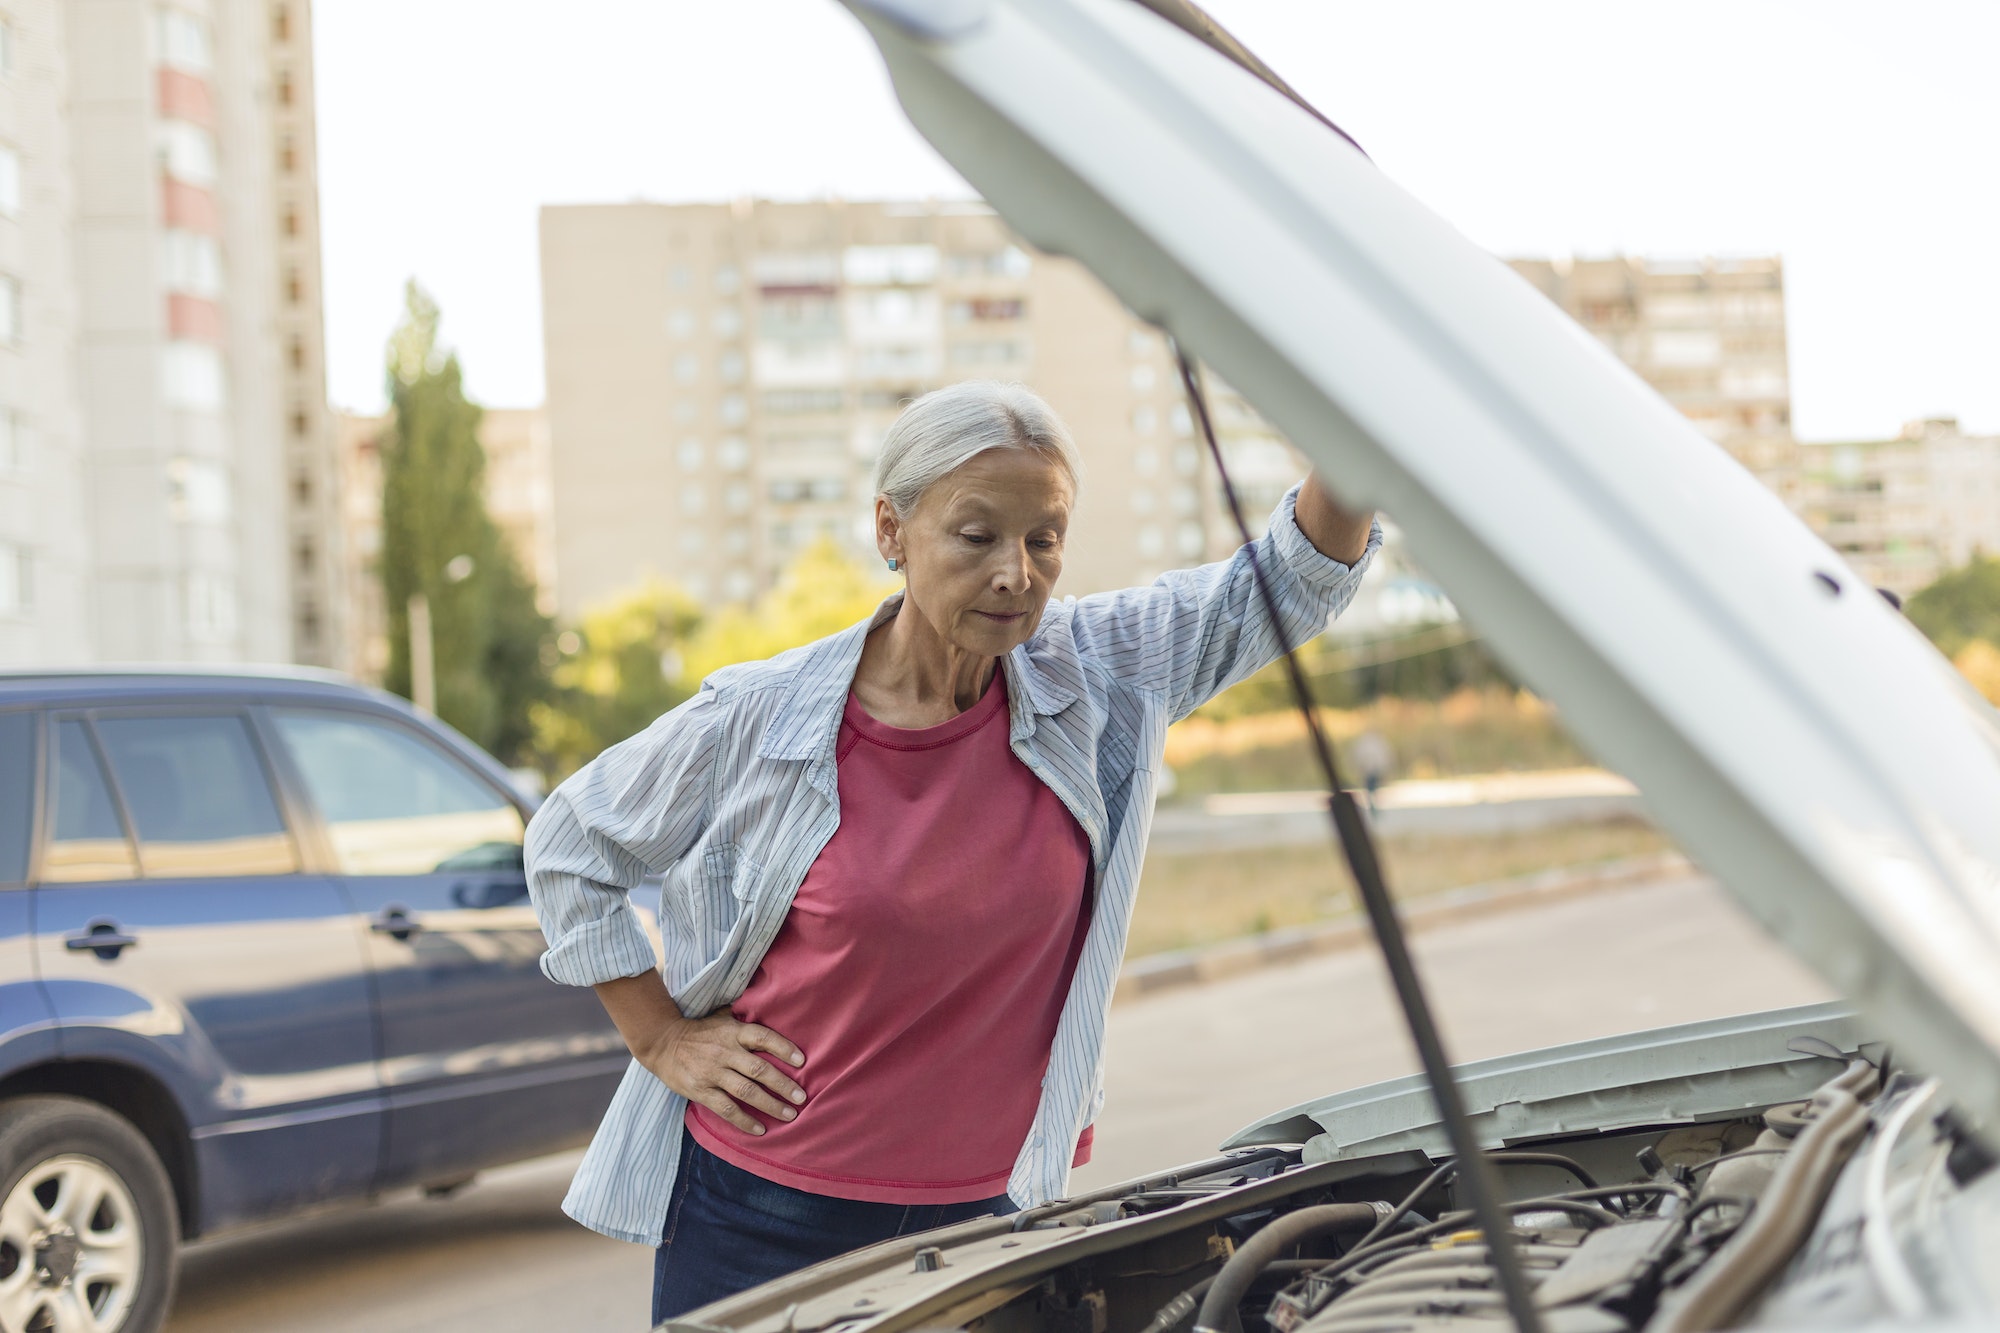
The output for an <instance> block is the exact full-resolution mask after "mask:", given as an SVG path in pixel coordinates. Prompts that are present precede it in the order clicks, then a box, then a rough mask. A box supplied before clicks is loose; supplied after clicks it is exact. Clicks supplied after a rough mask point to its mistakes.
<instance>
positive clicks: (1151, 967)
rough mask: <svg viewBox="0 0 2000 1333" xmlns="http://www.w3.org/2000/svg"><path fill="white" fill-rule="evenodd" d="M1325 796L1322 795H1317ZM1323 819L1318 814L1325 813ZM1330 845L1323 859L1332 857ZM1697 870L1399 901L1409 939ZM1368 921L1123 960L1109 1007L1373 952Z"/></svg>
mask: <svg viewBox="0 0 2000 1333" xmlns="http://www.w3.org/2000/svg"><path fill="white" fill-rule="evenodd" d="M1322 799H1324V798H1322ZM1322 818H1323V816H1322ZM1332 854H1333V853H1332V851H1331V849H1330V848H1329V851H1328V855H1332ZM1696 874H1697V872H1696V871H1695V869H1694V867H1693V866H1692V865H1690V864H1689V862H1688V860H1687V858H1686V857H1684V856H1682V855H1680V854H1679V853H1678V852H1660V853H1657V854H1655V855H1651V856H1634V857H1628V858H1625V859H1623V860H1618V861H1608V862H1604V863H1602V864H1599V865H1594V866H1563V867H1559V868H1557V869H1554V870H1545V871H1541V872H1539V873H1537V874H1533V875H1523V876H1519V877H1517V878H1514V879H1502V880H1493V881H1490V882H1488V883H1485V884H1472V885H1468V886H1466V887H1465V888H1462V889H1446V890H1444V891H1442V892H1439V893H1430V894H1425V895H1423V896H1422V897H1420V898H1417V899H1415V900H1414V901H1411V902H1407V903H1398V904H1397V910H1398V912H1399V914H1400V915H1401V917H1402V921H1403V926H1404V928H1405V929H1406V930H1407V931H1409V932H1410V933H1411V934H1416V933H1418V932H1419V931H1423V930H1428V929H1430V928H1432V927H1434V926H1440V925H1444V924H1445V923H1447V922H1452V921H1464V920H1468V919H1470V918H1473V917H1478V916H1487V915H1491V914H1493V913H1497V912H1506V911H1511V910H1513V909H1515V908H1520V907H1528V906H1534V905H1536V904H1540V903H1549V902H1558V901H1561V900H1562V899H1565V898H1574V897H1577V896H1580V895H1582V894H1587V893H1592V892H1595V891H1597V890H1599V889H1608V888H1613V887H1617V886H1622V885H1630V884H1640V883H1647V882H1652V881H1663V880H1674V879H1689V878H1693V877H1695V876H1696ZM1373 944H1374V936H1373V934H1372V933H1371V931H1370V930H1369V926H1368V919H1367V917H1366V916H1365V915H1363V914H1362V913H1361V912H1359V911H1356V912H1353V913H1349V914H1347V915H1344V916H1339V917H1335V918H1332V919H1330V920H1326V921H1316V922H1313V923H1312V924H1310V925H1305V926H1292V927H1288V928H1287V929H1284V930H1274V931H1271V932H1269V933H1267V934H1263V935H1252V936H1249V937H1247V938H1244V939H1239V940H1227V941H1225V942H1223V943H1221V944H1212V945H1209V946H1207V947H1205V948H1200V949H1180V950H1175V951H1174V952H1172V953H1161V954H1153V955H1151V956H1149V957H1145V958H1132V959H1127V960H1126V963H1125V966H1124V968H1123V970H1122V971H1121V972H1120V973H1119V977H1118V988H1117V989H1116V990H1115V991H1114V992H1113V993H1112V997H1111V1002H1112V1003H1113V1004H1114V1005H1115V1004H1125V1003H1128V1002H1130V1001H1132V1000H1136V999H1139V998H1141V997H1143V996H1149V995H1154V994H1157V993H1158V992H1160V991H1163V990H1171V989H1174V988H1177V987H1182V986H1198V985H1203V984H1206V983H1208V982H1212V981H1220V980H1222V979H1224V978H1226V977H1234V976H1241V975H1242V974H1244V973H1246V972H1253V971H1256V970H1258V969H1260V968H1266V967H1273V966H1276V965H1278V964H1282V963H1291V962H1297V961H1298V960H1300V959H1303V958H1311V957H1314V956H1316V955H1319V954H1325V953H1333V952H1336V951H1338V950H1342V949H1355V948H1362V947H1372V946H1373Z"/></svg>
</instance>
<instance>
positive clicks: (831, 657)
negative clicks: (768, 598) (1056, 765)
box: [757, 593, 1076, 759]
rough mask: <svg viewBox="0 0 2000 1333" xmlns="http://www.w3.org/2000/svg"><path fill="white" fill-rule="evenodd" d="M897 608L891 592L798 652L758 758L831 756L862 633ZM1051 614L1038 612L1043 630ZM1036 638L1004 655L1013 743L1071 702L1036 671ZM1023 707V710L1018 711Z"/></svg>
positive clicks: (857, 663)
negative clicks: (861, 617) (868, 610)
mask: <svg viewBox="0 0 2000 1333" xmlns="http://www.w3.org/2000/svg"><path fill="white" fill-rule="evenodd" d="M902 604H903V594H902V593H897V594H895V595H894V596H892V597H890V598H889V599H888V600H887V601H885V602H883V603H882V604H881V605H880V606H878V607H876V608H875V611H874V613H873V614H871V615H870V616H869V617H868V618H867V619H866V620H862V621H858V622H856V623H855V624H853V625H850V626H848V627H847V628H846V629H844V630H841V631H840V632H839V633H838V634H830V635H828V636H827V637H826V638H824V639H820V640H817V641H815V642H813V643H809V644H807V645H806V646H805V647H804V648H802V649H800V650H799V653H800V657H799V664H798V669H797V670H796V671H795V672H793V673H792V676H791V686H790V689H789V691H788V693H787V695H786V697H785V702H784V704H783V705H782V706H781V707H780V708H779V709H778V713H777V716H775V717H773V718H772V719H771V725H770V727H769V728H767V729H766V730H765V732H764V739H763V742H762V743H761V744H759V745H758V747H757V754H758V756H759V757H760V758H764V759H814V758H817V757H819V756H820V755H823V754H831V753H832V752H833V747H834V744H835V742H836V741H837V739H838V737H839V735H840V715H841V711H842V710H843V709H844V708H845V707H846V705H847V695H848V692H849V691H850V690H851V689H852V688H853V686H854V672H855V669H856V668H857V667H859V666H860V665H861V649H862V645H863V644H865V643H866V642H867V640H868V632H869V631H870V630H872V629H874V628H875V627H876V626H878V625H880V624H882V623H883V622H884V621H887V620H888V619H890V618H891V617H892V616H894V615H895V614H896V611H897V609H898V608H899V607H901V606H902ZM1055 609H1056V608H1054V607H1051V608H1049V609H1048V610H1047V611H1044V612H1043V621H1042V627H1043V628H1044V629H1046V628H1047V626H1048V619H1049V613H1050V612H1052V611H1054V610H1055ZM1041 637H1042V631H1041V630H1040V629H1038V630H1037V631H1036V633H1035V637H1034V638H1033V639H1030V640H1029V641H1028V642H1027V643H1025V644H1022V645H1021V646H1020V647H1018V648H1016V649H1014V651H1013V652H1011V653H1009V654H1007V706H1008V709H1009V711H1010V712H1011V713H1012V714H1013V717H1014V719H1015V721H1014V723H1013V728H1012V729H1013V734H1014V735H1015V736H1016V737H1017V738H1019V737H1023V736H1028V735H1032V734H1033V733H1034V724H1033V721H1032V719H1033V718H1034V717H1037V716H1039V717H1052V716H1054V715H1055V714H1057V713H1060V712H1061V711H1062V710H1063V709H1065V708H1067V707H1069V706H1070V705H1071V704H1072V703H1074V702H1076V695H1075V693H1074V692H1073V691H1071V690H1068V689H1065V688H1064V687H1063V686H1061V685H1059V684H1057V683H1056V682H1055V681H1053V680H1051V679H1049V677H1048V676H1047V675H1046V674H1045V673H1044V672H1042V671H1040V670H1039V669H1037V667H1036V665H1035V661H1034V658H1035V654H1034V653H1033V652H1032V651H1031V649H1033V648H1035V647H1036V646H1038V644H1039V641H1040V639H1041ZM1024 702H1025V703H1026V705H1027V707H1026V708H1023V707H1022V706H1021V705H1022V704H1023V703H1024ZM1024 723H1025V724H1026V725H1025V726H1024V725H1023V724H1024Z"/></svg>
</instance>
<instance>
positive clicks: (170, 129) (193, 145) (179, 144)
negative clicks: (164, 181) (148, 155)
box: [155, 120, 219, 187]
mask: <svg viewBox="0 0 2000 1333" xmlns="http://www.w3.org/2000/svg"><path fill="white" fill-rule="evenodd" d="M155 142H156V144H157V146H158V149H159V154H160V168H161V170H163V171H165V172H166V173H167V174H168V175H169V176H172V177H173V178H174V179H175V180H177V181H185V182H186V183H187V184H189V185H200V186H204V187H206V186H211V185H214V184H215V178H216V175H217V174H218V170H219V169H218V167H217V165H216V163H217V155H216V149H215V136H214V135H213V134H210V133H209V132H208V131H207V130H205V129H203V128H202V127H201V126H199V125H195V124H192V123H190V122H188V121H185V120H163V121H161V122H160V124H159V128H158V130H157V138H156V140H155Z"/></svg>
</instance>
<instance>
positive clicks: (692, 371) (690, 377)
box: [674, 352, 701, 384]
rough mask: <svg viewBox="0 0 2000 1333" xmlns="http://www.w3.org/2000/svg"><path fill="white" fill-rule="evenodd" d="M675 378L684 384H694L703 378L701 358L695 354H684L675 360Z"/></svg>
mask: <svg viewBox="0 0 2000 1333" xmlns="http://www.w3.org/2000/svg"><path fill="white" fill-rule="evenodd" d="M674 378H675V379H677V380H679V381H680V382H681V383H682V384H693V383H694V382H695V381H696V380H698V379H700V378H701V358H700V357H698V356H696V355H695V354H694V353H693V352H682V353H681V354H680V355H679V356H677V357H675V358H674Z"/></svg>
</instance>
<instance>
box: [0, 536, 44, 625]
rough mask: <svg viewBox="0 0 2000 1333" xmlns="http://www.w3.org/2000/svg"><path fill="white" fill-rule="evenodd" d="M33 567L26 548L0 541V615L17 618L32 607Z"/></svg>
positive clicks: (33, 563)
mask: <svg viewBox="0 0 2000 1333" xmlns="http://www.w3.org/2000/svg"><path fill="white" fill-rule="evenodd" d="M34 567H35V562H34V559H33V558H32V557H31V556H30V555H29V554H28V551H27V548H25V547H22V546H16V545H14V544H13V543H12V542H0V616H11V617H17V618H18V617H20V616H25V615H27V614H28V612H29V611H31V610H33V609H34V605H35V598H34V591H35V589H34V582H33V578H32V575H33V573H34Z"/></svg>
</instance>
